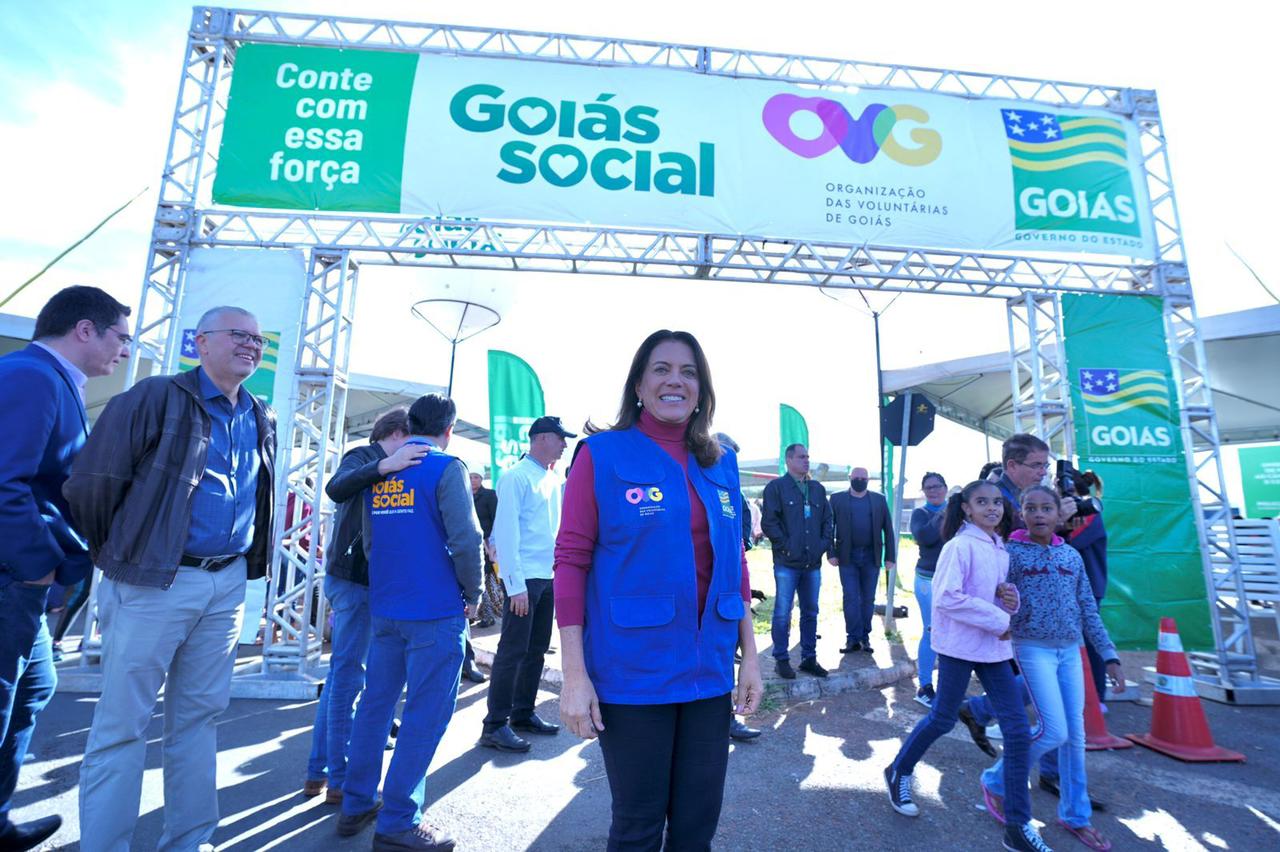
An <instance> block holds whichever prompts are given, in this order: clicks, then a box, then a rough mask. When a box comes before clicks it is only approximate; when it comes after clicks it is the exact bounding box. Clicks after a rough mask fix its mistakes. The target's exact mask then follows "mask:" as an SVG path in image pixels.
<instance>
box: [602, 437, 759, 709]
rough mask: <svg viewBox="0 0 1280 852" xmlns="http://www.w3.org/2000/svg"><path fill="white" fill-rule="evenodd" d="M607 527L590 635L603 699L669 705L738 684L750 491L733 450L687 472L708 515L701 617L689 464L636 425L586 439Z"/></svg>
mask: <svg viewBox="0 0 1280 852" xmlns="http://www.w3.org/2000/svg"><path fill="white" fill-rule="evenodd" d="M587 443H588V445H589V446H590V448H591V460H592V464H593V466H594V468H595V493H596V506H597V510H598V513H599V529H598V534H597V538H596V548H595V554H594V556H593V559H592V564H591V572H590V573H589V574H588V575H587V591H586V595H587V598H586V614H585V620H584V624H583V646H584V652H585V656H586V665H587V673H588V674H589V675H590V676H591V681H592V683H593V684H594V686H595V690H596V694H597V695H598V696H599V698H600V700H601V701H605V702H610V703H617V704H668V703H676V702H684V701H696V700H698V699H702V698H711V697H714V696H717V695H724V694H725V693H726V692H729V691H731V690H732V689H733V651H734V647H735V646H736V644H737V639H738V623H739V622H740V621H741V620H742V617H743V615H744V614H745V612H746V608H745V604H744V603H743V600H742V591H741V586H742V521H741V517H742V515H741V512H742V502H741V501H742V495H741V492H740V491H739V490H738V463H737V459H736V457H735V456H734V455H733V453H731V452H729V451H727V450H726V451H725V453H724V455H723V456H722V457H721V459H720V461H719V462H718V463H716V464H715V465H714V466H712V467H710V468H702V467H700V466H699V465H698V463H697V461H696V459H694V458H693V456H692V455H690V458H689V480H690V481H691V482H692V483H693V487H694V490H695V491H697V493H698V496H699V498H701V500H702V504H703V507H704V508H705V511H706V513H707V520H708V522H709V526H710V535H711V545H712V550H713V553H714V564H713V571H712V576H711V584H710V586H709V588H708V590H707V601H706V608H705V610H704V611H703V614H702V622H701V625H699V622H698V612H697V609H698V579H697V571H696V569H695V567H694V560H693V541H692V538H691V536H690V532H689V528H690V514H689V512H690V501H689V491H688V488H687V487H686V485H685V472H684V470H683V469H682V468H681V467H680V465H679V464H678V463H677V462H676V461H674V460H673V459H672V458H671V457H670V456H669V455H667V453H666V452H664V451H663V449H662V448H661V447H660V446H658V445H657V444H656V443H654V442H653V441H652V440H651V439H650V438H648V437H647V436H646V435H644V434H643V433H642V432H640V430H639V429H634V428H633V429H629V430H626V431H621V432H601V433H600V434H597V435H593V436H592V437H590V438H588V439H587Z"/></svg>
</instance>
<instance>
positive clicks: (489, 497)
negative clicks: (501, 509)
mask: <svg viewBox="0 0 1280 852" xmlns="http://www.w3.org/2000/svg"><path fill="white" fill-rule="evenodd" d="M471 500H472V501H473V502H474V503H475V504H476V517H477V518H478V519H479V520H480V532H482V533H484V540H485V541H488V540H489V536H491V535H493V519H494V518H495V517H497V514H498V492H496V491H494V490H493V489H492V488H485V487H484V486H483V485H481V486H480V490H479V491H474V492H472V494H471Z"/></svg>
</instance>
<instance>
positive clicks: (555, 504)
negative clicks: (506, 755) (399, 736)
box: [479, 417, 578, 752]
mask: <svg viewBox="0 0 1280 852" xmlns="http://www.w3.org/2000/svg"><path fill="white" fill-rule="evenodd" d="M576 437H578V436H577V435H575V434H573V433H572V432H569V431H567V430H566V429H565V428H564V425H563V424H561V422H560V418H559V417H539V418H538V419H537V420H535V421H533V425H532V426H530V427H529V452H528V453H527V454H526V455H525V456H524V457H523V458H521V459H520V461H518V462H516V464H515V466H514V467H512V468H511V469H510V470H507V471H504V472H503V473H502V475H501V476H500V477H498V479H497V483H496V484H497V490H498V513H497V515H496V516H495V517H494V520H493V538H492V540H493V545H494V548H495V549H496V550H497V554H498V570H499V571H500V572H501V573H502V581H503V583H504V584H505V585H506V588H507V610H506V613H505V615H504V616H503V619H502V638H501V639H500V640H499V641H498V653H497V654H496V655H495V656H494V658H493V669H492V671H491V672H490V681H491V682H490V684H489V713H488V715H487V716H485V719H484V732H483V733H482V734H481V736H480V742H479V744H480V745H482V746H487V747H489V748H496V749H500V750H502V751H518V752H523V751H528V750H529V748H530V743H529V741H528V740H526V739H524V738H523V737H521V736H520V735H519V734H517V733H516V731H517V730H519V731H526V732H529V733H535V734H557V733H559V732H560V726H559V725H555V724H552V723H551V722H547V721H545V720H543V719H542V718H541V717H539V716H538V714H537V713H535V712H534V710H533V706H534V702H535V701H536V700H537V697H538V683H539V682H540V681H541V680H542V664H543V658H544V657H545V656H546V653H547V646H548V645H549V644H550V643H551V626H552V620H553V617H554V615H555V602H554V599H553V595H552V591H551V567H552V563H553V561H554V554H555V543H556V533H558V532H559V531H560V506H561V499H562V495H563V493H564V480H563V479H562V478H561V477H560V474H558V473H556V472H555V471H554V470H552V469H551V466H552V465H553V464H555V463H556V461H557V460H558V459H559V458H560V457H561V456H563V455H564V451H565V447H566V446H567V444H566V442H565V439H566V438H576Z"/></svg>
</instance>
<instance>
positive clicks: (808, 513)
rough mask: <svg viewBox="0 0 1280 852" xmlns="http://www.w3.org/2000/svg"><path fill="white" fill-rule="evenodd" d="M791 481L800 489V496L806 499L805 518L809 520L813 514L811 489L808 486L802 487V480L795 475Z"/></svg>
mask: <svg viewBox="0 0 1280 852" xmlns="http://www.w3.org/2000/svg"><path fill="white" fill-rule="evenodd" d="M791 481H792V482H794V483H795V484H796V489H797V490H799V492H800V496H801V497H802V498H803V499H804V519H805V520H806V521H807V520H809V518H810V517H812V515H813V507H812V506H810V505H809V489H808V487H804V488H801V482H800V480H798V479H796V478H794V477H792V480H791Z"/></svg>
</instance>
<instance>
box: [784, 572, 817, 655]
mask: <svg viewBox="0 0 1280 852" xmlns="http://www.w3.org/2000/svg"><path fill="white" fill-rule="evenodd" d="M773 580H774V583H775V584H777V594H776V595H775V596H774V599H773V631H772V632H773V658H774V659H775V660H789V659H791V606H792V604H793V603H794V601H795V597H796V594H797V593H798V594H799V595H800V659H801V660H812V659H814V658H815V657H817V656H818V589H819V588H820V587H821V585H822V570H821V568H811V569H809V570H803V569H800V568H788V567H786V566H785V565H778V564H776V563H775V564H774V566H773Z"/></svg>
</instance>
